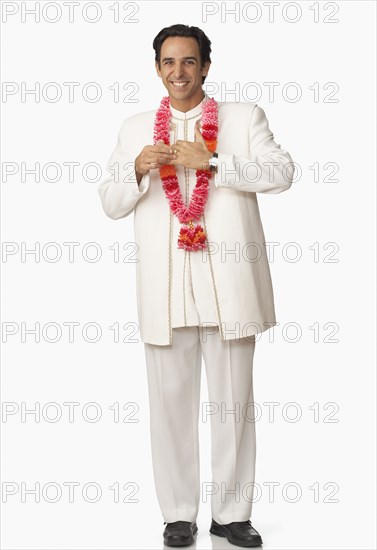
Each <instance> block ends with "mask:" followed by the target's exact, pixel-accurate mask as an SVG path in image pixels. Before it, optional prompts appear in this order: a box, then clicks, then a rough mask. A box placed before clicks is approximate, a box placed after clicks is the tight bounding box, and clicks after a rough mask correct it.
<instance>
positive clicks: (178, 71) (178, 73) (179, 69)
mask: <svg viewBox="0 0 377 550" xmlns="http://www.w3.org/2000/svg"><path fill="white" fill-rule="evenodd" d="M182 75H183V65H182V64H181V63H180V62H179V61H177V63H176V64H175V65H174V72H173V76H174V78H175V79H177V80H179V79H180V78H181V77H182Z"/></svg>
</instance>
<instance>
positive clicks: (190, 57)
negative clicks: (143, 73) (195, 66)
mask: <svg viewBox="0 0 377 550" xmlns="http://www.w3.org/2000/svg"><path fill="white" fill-rule="evenodd" d="M181 59H184V60H187V59H193V60H194V61H197V58H196V57H195V56H193V55H191V56H188V57H182V58H181ZM173 60H174V57H164V58H163V59H162V61H173Z"/></svg>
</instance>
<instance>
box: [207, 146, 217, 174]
mask: <svg viewBox="0 0 377 550" xmlns="http://www.w3.org/2000/svg"><path fill="white" fill-rule="evenodd" d="M218 157H219V154H218V153H216V151H215V152H214V153H213V154H212V157H211V158H210V159H209V161H208V162H209V169H210V170H211V172H214V173H215V174H217V169H218V164H219V158H218Z"/></svg>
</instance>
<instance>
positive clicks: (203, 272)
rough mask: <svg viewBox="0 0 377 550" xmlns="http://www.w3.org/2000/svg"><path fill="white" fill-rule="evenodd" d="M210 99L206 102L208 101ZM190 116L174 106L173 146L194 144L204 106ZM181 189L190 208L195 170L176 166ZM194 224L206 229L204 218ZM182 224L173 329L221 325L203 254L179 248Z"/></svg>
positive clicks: (176, 227)
mask: <svg viewBox="0 0 377 550" xmlns="http://www.w3.org/2000/svg"><path fill="white" fill-rule="evenodd" d="M206 98H207V96H205V98H204V99H203V101H205V100H206ZM203 101H202V102H201V103H200V104H199V105H197V106H196V107H195V108H194V109H191V110H190V111H187V112H182V111H178V110H177V109H174V108H173V107H172V106H171V107H170V108H171V112H172V119H171V132H170V142H171V143H173V142H174V140H175V141H177V140H184V141H192V142H193V141H195V124H196V122H197V121H198V120H200V119H201V113H202V103H203ZM176 172H177V177H178V183H179V188H180V191H181V193H182V198H183V202H184V203H185V205H186V206H187V205H188V204H189V202H190V199H191V196H192V193H193V190H194V188H195V185H196V170H195V169H189V168H186V167H183V166H179V165H178V166H176ZM195 223H200V224H201V225H202V226H203V227H204V223H205V222H204V220H203V216H202V217H201V218H200V220H196V221H195ZM180 228H181V224H180V222H179V220H178V218H177V216H175V215H173V220H172V233H173V235H172V243H171V245H172V246H171V260H172V261H171V328H176V327H184V326H199V325H201V324H203V323H204V324H206V325H207V324H208V325H218V324H219V323H218V317H217V313H216V311H217V304H216V295H215V289H214V282H213V277H212V274H211V266H210V262H209V261H208V260H207V261H203V258H204V256H203V255H202V252H201V251H197V252H190V251H186V250H182V249H180V248H178V246H177V240H178V235H179V231H180Z"/></svg>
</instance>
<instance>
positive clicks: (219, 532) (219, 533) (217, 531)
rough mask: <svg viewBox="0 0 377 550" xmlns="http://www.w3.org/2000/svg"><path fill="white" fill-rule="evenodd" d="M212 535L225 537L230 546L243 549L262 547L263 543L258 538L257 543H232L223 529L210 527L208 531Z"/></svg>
mask: <svg viewBox="0 0 377 550" xmlns="http://www.w3.org/2000/svg"><path fill="white" fill-rule="evenodd" d="M209 532H210V533H212V535H217V536H218V537H225V538H227V539H228V541H229V542H230V543H231V544H234V545H235V546H243V547H244V548H251V547H252V546H262V544H263V541H262V539H261V538H260V539H259V540H258V541H255V542H248V543H246V544H239V543H238V542H234V541H233V540H232V536H231V535H230V534H229V533H228V532H227V531H226V530H225V529H219V528H218V527H211V528H210V530H209Z"/></svg>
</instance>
